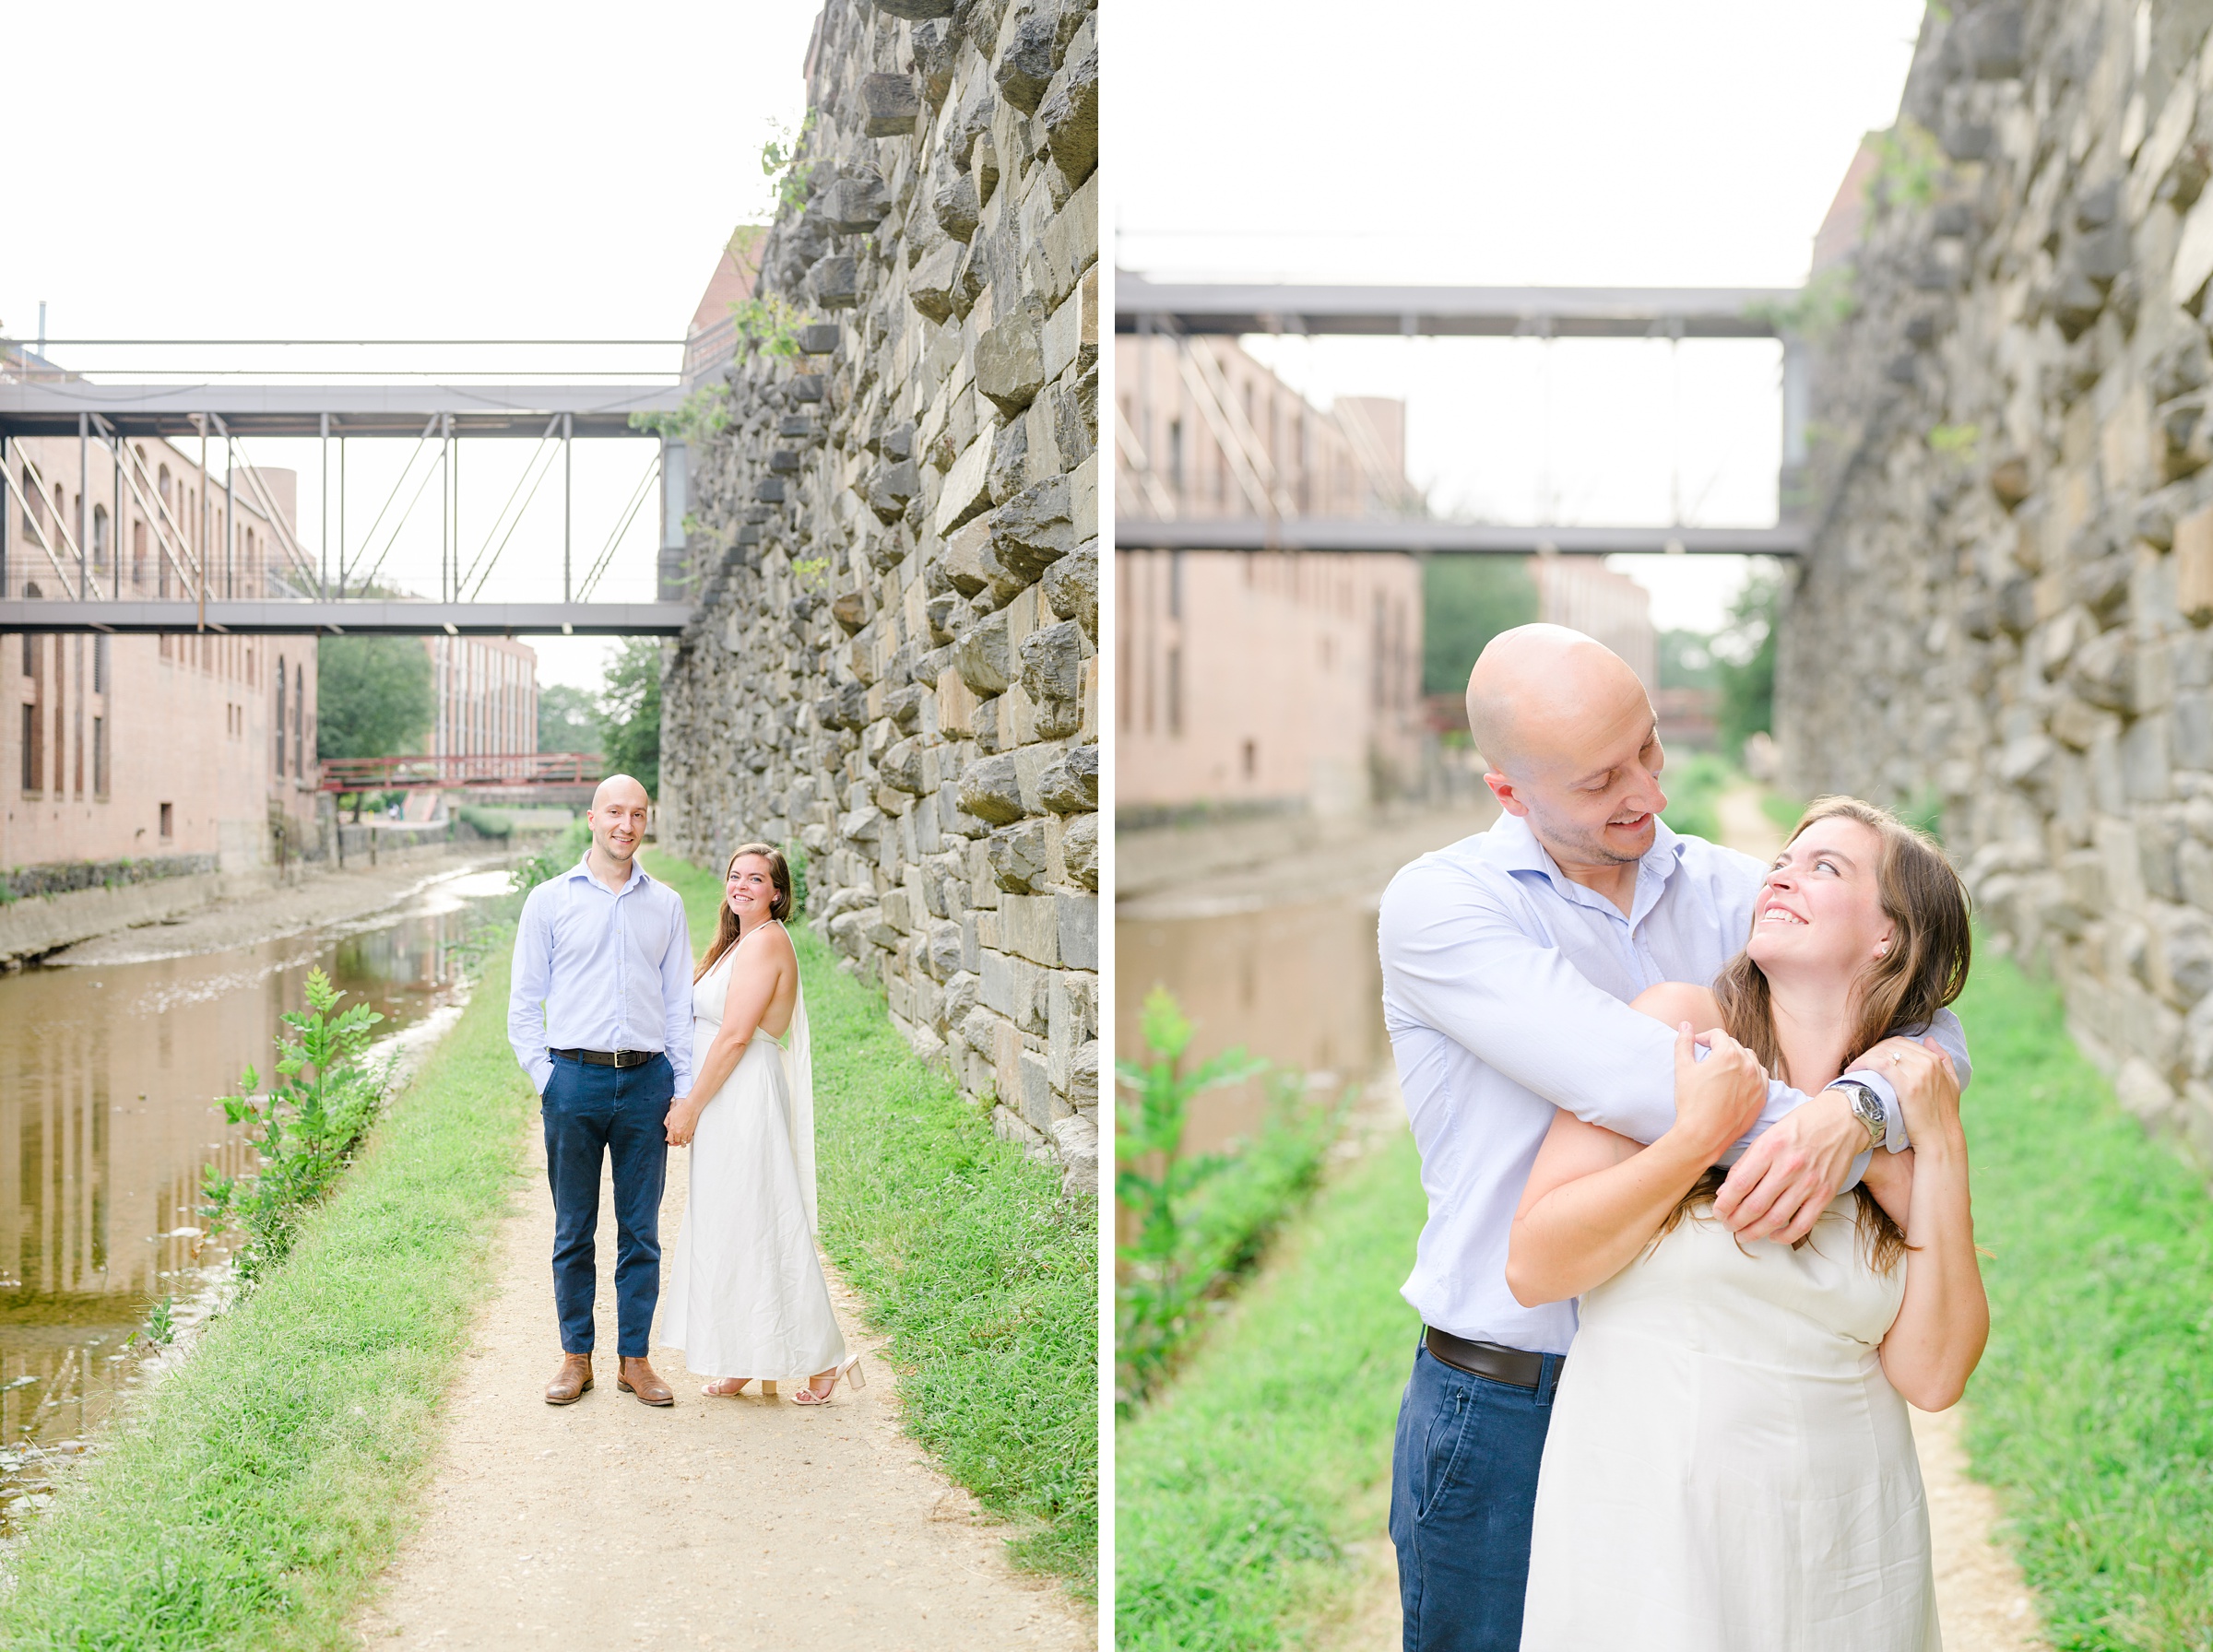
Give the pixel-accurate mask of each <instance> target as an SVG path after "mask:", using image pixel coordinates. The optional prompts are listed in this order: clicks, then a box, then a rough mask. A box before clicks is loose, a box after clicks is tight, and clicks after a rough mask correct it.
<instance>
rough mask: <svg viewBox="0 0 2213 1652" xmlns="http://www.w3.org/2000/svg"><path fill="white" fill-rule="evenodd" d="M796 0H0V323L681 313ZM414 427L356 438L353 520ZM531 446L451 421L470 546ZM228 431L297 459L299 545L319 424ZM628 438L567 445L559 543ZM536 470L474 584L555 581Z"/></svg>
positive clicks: (604, 320)
mask: <svg viewBox="0 0 2213 1652" xmlns="http://www.w3.org/2000/svg"><path fill="white" fill-rule="evenodd" d="M816 9H817V7H816V6H815V5H813V4H811V3H809V0H784V3H775V0H717V3H716V4H686V3H683V0H662V3H660V4H657V5H654V6H629V7H621V8H610V7H608V6H578V5H562V4H534V5H530V6H520V5H497V4H484V3H481V0H472V3H471V4H469V5H466V6H455V5H451V4H447V5H438V6H427V5H420V4H412V5H411V4H397V5H383V6H373V7H358V6H357V7H344V8H339V7H327V6H298V5H284V6H278V5H236V4H218V5H209V6H151V5H145V4H139V3H136V0H124V3H122V4H118V5H112V6H36V7H27V8H23V9H21V10H18V11H11V13H10V16H9V21H8V30H7V34H8V58H9V65H10V69H9V74H8V77H7V81H8V85H7V91H6V119H7V126H8V130H9V132H10V133H12V134H13V135H14V136H15V140H16V141H15V142H14V144H13V146H12V149H13V153H14V155H15V158H16V161H17V168H16V171H15V172H14V174H13V180H14V184H13V187H12V188H11V189H10V190H9V192H8V193H9V198H10V201H11V203H12V205H11V209H10V211H9V213H8V224H9V233H8V235H7V238H6V255H5V257H0V331H5V332H6V333H7V334H8V335H9V336H14V337H18V338H30V337H32V336H35V334H36V332H37V325H38V305H39V301H41V299H42V300H45V301H47V304H48V332H49V336H53V337H59V338H268V337H321V338H354V337H371V338H391V337H403V336H404V337H416V338H679V337H681V336H682V334H683V331H684V326H685V324H686V323H687V322H688V321H689V320H690V319H691V315H692V308H693V306H694V305H695V304H696V303H697V302H698V300H699V295H700V291H701V289H703V288H704V286H705V284H706V280H707V277H708V276H709V274H710V273H711V271H712V269H713V266H714V263H715V259H716V254H717V252H718V251H719V249H720V247H721V245H722V243H723V241H724V240H725V239H726V238H727V237H728V234H729V231H730V229H731V227H732V226H733V225H734V224H736V223H738V222H740V220H742V219H747V218H759V217H760V216H761V214H762V210H763V207H764V205H765V200H766V195H765V190H764V186H763V178H762V176H761V172H760V167H759V162H758V154H759V150H760V146H761V143H762V140H763V138H764V137H765V136H767V135H768V132H769V128H770V124H771V123H772V121H777V120H780V121H783V122H785V123H786V124H797V121H798V119H799V114H800V112H801V110H802V107H803V104H804V101H805V88H804V86H803V84H802V82H801V80H800V75H799V71H800V67H801V63H802V60H803V58H804V56H805V53H806V49H807V38H808V32H809V30H810V29H811V27H812V25H813V20H814V15H815V11H816ZM53 354H54V356H55V357H56V358H58V359H59V360H61V361H62V362H63V363H64V365H68V366H90V365H92V364H93V362H94V360H95V357H94V354H93V352H90V351H85V350H73V349H71V348H68V347H65V346H57V347H55V348H54V349H53ZM675 356H676V352H674V351H665V352H660V353H659V354H658V355H657V356H654V357H645V356H640V355H633V356H632V357H631V358H629V360H628V361H627V362H622V363H617V364H618V365H659V366H663V367H672V366H673V364H674V360H675ZM106 360H108V361H111V362H113V363H114V364H115V365H118V366H137V365H143V364H145V362H144V359H143V357H142V358H141V360H134V361H130V362H124V361H123V360H120V359H119V357H118V356H116V355H115V354H112V353H111V354H109V355H108V356H107V357H106ZM410 445H411V444H410V443H354V444H353V445H352V455H351V460H350V463H349V476H348V484H349V486H348V493H349V519H350V525H351V526H352V528H353V531H354V534H355V536H356V537H358V536H359V535H360V533H361V530H362V529H363V528H365V527H366V525H367V520H368V517H369V516H372V515H373V514H374V509H375V506H376V505H377V504H378V503H380V502H381V501H383V500H384V498H385V493H386V490H387V489H388V488H389V487H390V485H391V482H392V480H393V478H394V477H395V476H396V474H397V472H398V470H399V466H400V464H401V462H402V461H403V459H404V458H405V456H406V452H407V449H408V446H410ZM529 448H530V443H527V442H523V443H492V442H479V443H467V444H465V446H464V456H463V459H462V484H463V486H462V523H463V531H462V538H463V542H464V544H465V546H467V547H468V548H469V549H472V550H473V549H475V546H476V544H477V542H478V540H479V537H480V536H481V535H482V534H483V533H484V532H485V531H486V530H487V529H488V528H489V526H490V525H491V519H492V517H493V515H494V513H496V512H497V511H498V509H499V507H500V505H501V503H502V501H503V500H504V499H505V498H506V497H507V494H508V492H509V489H510V486H511V484H512V483H513V481H514V479H515V476H516V475H517V474H519V473H520V471H521V469H522V467H523V465H524V464H525V462H526V460H527V454H528V451H529ZM251 456H252V458H253V459H254V460H255V461H257V462H259V463H263V464H268V465H288V464H289V465H292V466H297V467H298V468H299V469H300V470H301V471H302V477H301V485H302V497H301V518H302V529H303V537H305V538H306V539H307V541H308V543H309V545H310V546H311V547H312V546H313V545H314V534H315V531H316V528H317V525H318V523H319V520H320V503H319V501H318V498H317V493H316V474H315V466H316V459H315V446H314V443H293V444H287V443H254V448H253V452H252V454H251ZM646 456H647V444H645V443H636V444H633V443H578V444H577V484H576V506H575V509H576V524H577V525H576V536H575V537H576V544H577V548H578V551H579V553H580V555H582V556H589V555H593V554H597V552H598V549H599V548H600V546H601V545H602V544H603V543H604V542H605V540H606V539H607V537H608V536H609V532H610V531H611V530H612V528H613V527H614V525H615V521H616V518H617V516H618V514H619V513H620V510H621V505H622V503H623V501H624V500H625V498H626V497H627V496H628V494H629V491H630V490H631V487H632V485H633V483H634V482H635V480H636V479H637V478H638V475H639V473H640V471H641V470H642V468H643V466H644V464H645V459H646ZM218 468H219V466H218ZM418 474H420V472H418ZM559 479H560V478H559V475H558V472H556V474H555V475H554V477H553V478H552V479H551V481H550V483H549V484H548V485H547V487H546V488H545V489H544V490H541V491H540V493H539V494H538V499H537V501H536V503H535V504H534V505H533V507H532V509H531V512H530V514H529V515H528V516H527V518H526V521H525V524H524V526H523V528H522V530H521V531H520V533H519V534H518V536H517V537H516V539H515V542H514V544H513V545H512V546H511V548H510V549H509V550H508V551H507V552H506V554H505V557H504V558H503V562H502V568H503V572H504V571H506V570H508V568H509V564H513V567H512V572H510V573H508V574H507V577H505V578H504V579H503V578H501V577H500V576H495V579H494V583H493V584H492V585H491V587H488V592H487V594H488V595H495V596H513V597H521V596H553V595H558V592H559V579H560V572H559V569H560V553H561V542H560V533H561V505H560V495H559V490H558V484H559ZM402 502H403V503H404V502H405V501H404V498H403V500H402ZM436 507H437V484H436V483H435V482H432V484H431V487H430V490H429V492H428V493H427V495H426V496H425V499H424V502H423V503H422V504H421V505H420V506H418V507H417V511H416V514H415V517H414V519H413V520H412V521H411V522H410V524H409V527H408V533H407V535H405V536H403V537H402V539H401V542H400V544H399V545H398V546H397V547H396V549H395V551H394V556H395V559H396V560H395V562H393V563H390V564H387V567H388V568H396V569H397V570H398V571H399V572H401V573H402V574H403V576H406V577H408V579H409V581H410V583H411V584H414V585H415V586H416V587H417V588H420V589H423V590H426V591H434V590H435V588H436V579H437V575H436V569H437V542H438V541H437V508H436ZM656 525H657V516H656V514H655V513H654V511H653V510H652V508H651V507H650V506H648V508H647V509H646V510H645V511H644V512H642V513H641V515H640V520H639V523H638V525H636V526H635V527H634V528H633V531H632V533H631V535H630V536H629V537H627V538H626V539H625V541H624V543H623V545H622V547H621V550H620V551H619V553H618V566H617V568H616V571H615V572H614V573H613V574H612V575H610V577H609V580H608V582H607V583H606V584H604V585H603V586H602V588H601V592H600V595H602V596H650V595H651V587H652V565H653V554H652V542H653V535H654V531H655V528H656ZM380 538H381V536H380ZM549 580H550V584H548V581H549ZM538 649H539V655H540V662H541V677H542V678H546V679H549V680H570V681H579V682H588V681H594V680H596V678H597V675H598V670H597V662H598V654H599V652H600V650H599V647H598V645H596V644H592V643H586V642H584V641H582V640H575V641H570V642H563V641H562V640H560V639H555V640H553V641H552V642H551V643H545V642H540V643H539V644H538Z"/></svg>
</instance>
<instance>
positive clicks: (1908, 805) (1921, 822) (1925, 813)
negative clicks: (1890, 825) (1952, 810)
mask: <svg viewBox="0 0 2213 1652" xmlns="http://www.w3.org/2000/svg"><path fill="white" fill-rule="evenodd" d="M1898 818H1899V820H1903V821H1904V822H1905V823H1906V824H1907V825H1909V826H1911V827H1914V828H1916V829H1917V830H1919V831H1922V832H1927V833H1928V834H1929V835H1930V836H1931V837H1933V838H1935V840H1936V841H1937V842H1938V843H1940V844H1941V843H1942V842H1944V794H1943V793H1942V792H1940V791H1938V790H1937V789H1936V788H1935V786H1933V785H1924V786H1923V787H1922V788H1921V790H1919V791H1918V792H1915V793H1914V794H1913V795H1912V796H1911V797H1908V798H1907V799H1906V800H1905V801H1904V802H1902V803H1900V804H1899V806H1898Z"/></svg>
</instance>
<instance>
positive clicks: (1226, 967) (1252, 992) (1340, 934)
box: [1115, 894, 1391, 1151]
mask: <svg viewBox="0 0 2213 1652" xmlns="http://www.w3.org/2000/svg"><path fill="white" fill-rule="evenodd" d="M1376 902H1377V897H1376V896H1375V895H1374V894H1367V895H1362V896H1348V897H1345V898H1343V899H1339V900H1334V901H1328V902H1322V903H1316V904H1306V905H1257V904H1256V905H1253V906H1251V907H1249V908H1247V909H1245V910H1232V911H1226V912H1215V913H1213V914H1205V915H1192V916H1179V917H1126V918H1122V919H1120V920H1119V921H1118V922H1117V924H1116V926H1115V967H1116V971H1117V973H1118V976H1119V980H1118V984H1117V985H1116V988H1115V1048H1116V1050H1117V1051H1118V1054H1119V1055H1120V1056H1121V1057H1122V1059H1124V1060H1138V1059H1140V1058H1142V1051H1143V1040H1142V1037H1141V1036H1140V1033H1139V1022H1140V1017H1141V1014H1142V1002H1143V999H1144V997H1145V994H1146V993H1148V992H1149V991H1151V990H1152V989H1153V988H1154V986H1165V987H1166V988H1167V989H1168V990H1169V991H1170V992H1172V993H1174V994H1175V995H1176V997H1177V999H1178V1002H1179V1003H1181V1004H1182V1006H1183V1011H1184V1013H1185V1014H1186V1015H1188V1016H1189V1017H1190V1019H1191V1021H1192V1022H1193V1024H1194V1026H1195V1028H1196V1031H1195V1032H1194V1034H1193V1036H1192V1040H1191V1047H1190V1051H1189V1055H1188V1056H1187V1057H1186V1064H1187V1068H1188V1067H1189V1065H1192V1064H1195V1063H1196V1062H1198V1061H1202V1060H1204V1059H1205V1058H1206V1057H1207V1056H1213V1055H1215V1054H1217V1053H1218V1052H1220V1051H1222V1050H1225V1049H1228V1048H1230V1047H1231V1046H1232V1045H1242V1046H1243V1047H1244V1048H1245V1049H1246V1050H1247V1051H1248V1052H1249V1053H1250V1054H1251V1055H1254V1056H1261V1057H1263V1058H1264V1059H1266V1060H1269V1061H1272V1062H1275V1063H1278V1064H1280V1065H1282V1066H1286V1067H1294V1068H1300V1069H1302V1070H1303V1071H1304V1072H1305V1073H1306V1074H1307V1075H1308V1079H1309V1080H1310V1081H1313V1082H1317V1083H1319V1082H1322V1081H1324V1080H1334V1081H1336V1082H1339V1083H1355V1082H1360V1081H1364V1080H1367V1078H1368V1077H1369V1076H1371V1075H1372V1074H1373V1073H1374V1072H1376V1070H1377V1069H1378V1068H1380V1067H1381V1065H1382V1064H1383V1063H1384V1062H1385V1061H1386V1060H1388V1059H1389V1057H1390V1054H1391V1042H1390V1040H1389V1039H1387V1038H1386V1037H1384V1035H1383V1007H1382V992H1383V982H1382V971H1381V968H1380V966H1379V964H1378V962H1377V960H1376ZM1263 1104H1264V1096H1263V1092H1262V1091H1261V1090H1260V1086H1259V1085H1257V1084H1245V1085H1239V1086H1237V1087H1236V1088H1234V1089H1227V1090H1219V1091H1212V1092H1210V1093H1209V1094H1206V1095H1202V1096H1201V1097H1200V1098H1198V1099H1197V1100H1196V1101H1195V1102H1194V1103H1192V1108H1191V1115H1190V1121H1189V1128H1188V1130H1187V1133H1186V1135H1185V1145H1186V1147H1187V1148H1188V1149H1189V1150H1193V1151H1204V1150H1208V1149H1211V1148H1215V1147H1219V1146H1221V1145H1222V1144H1223V1143H1224V1142H1225V1141H1227V1140H1229V1139H1232V1138H1234V1137H1237V1136H1240V1135H1245V1134H1248V1133H1249V1132H1250V1131H1251V1130H1253V1129H1254V1128H1255V1127H1257V1126H1258V1125H1259V1124H1260V1117H1261V1108H1262V1106H1263Z"/></svg>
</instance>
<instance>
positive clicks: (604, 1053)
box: [546, 1050, 661, 1067]
mask: <svg viewBox="0 0 2213 1652" xmlns="http://www.w3.org/2000/svg"><path fill="white" fill-rule="evenodd" d="M660 1053H661V1052H660V1051H658V1050H548V1051H547V1052H546V1054H548V1055H549V1056H567V1057H568V1058H569V1059H570V1060H571V1061H582V1062H586V1063H587V1064H588V1065H590V1066H592V1067H644V1066H645V1064H646V1063H647V1062H648V1061H651V1060H652V1059H653V1058H654V1057H655V1056H657V1055H659V1054H660Z"/></svg>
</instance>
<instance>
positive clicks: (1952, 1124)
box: [1852, 1038, 1959, 1144]
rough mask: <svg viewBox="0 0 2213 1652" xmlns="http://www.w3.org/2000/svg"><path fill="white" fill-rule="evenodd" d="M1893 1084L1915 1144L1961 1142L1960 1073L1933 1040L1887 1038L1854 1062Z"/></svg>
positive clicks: (1908, 1130) (1911, 1138)
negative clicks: (1938, 1141)
mask: <svg viewBox="0 0 2213 1652" xmlns="http://www.w3.org/2000/svg"><path fill="white" fill-rule="evenodd" d="M1852 1067H1853V1068H1855V1069H1873V1070H1874V1071H1876V1072H1878V1073H1880V1074H1882V1075H1883V1077H1884V1078H1886V1079H1888V1080H1890V1086H1891V1088H1892V1089H1894V1090H1896V1091H1898V1104H1899V1108H1900V1109H1901V1110H1902V1111H1903V1112H1904V1114H1905V1115H1906V1135H1907V1137H1908V1139H1910V1140H1911V1141H1913V1142H1915V1143H1917V1144H1918V1143H1920V1142H1922V1141H1923V1139H1926V1140H1928V1141H1929V1142H1930V1143H1932V1144H1934V1143H1935V1141H1936V1140H1938V1139H1943V1140H1946V1141H1954V1140H1958V1139H1959V1068H1955V1067H1954V1066H1953V1065H1952V1058H1951V1057H1950V1056H1947V1054H1945V1052H1944V1050H1943V1049H1942V1048H1941V1047H1940V1046H1939V1045H1938V1044H1937V1043H1936V1041H1935V1039H1933V1038H1923V1039H1920V1040H1914V1039H1911V1038H1886V1039H1884V1040H1883V1042H1882V1043H1880V1044H1876V1046H1875V1047H1874V1048H1873V1049H1871V1050H1869V1051H1868V1052H1867V1053H1866V1054H1865V1055H1864V1056H1861V1057H1860V1058H1859V1059H1858V1060H1856V1061H1854V1062H1853V1063H1852Z"/></svg>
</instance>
